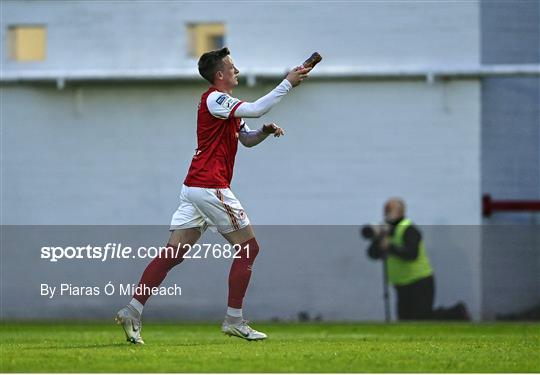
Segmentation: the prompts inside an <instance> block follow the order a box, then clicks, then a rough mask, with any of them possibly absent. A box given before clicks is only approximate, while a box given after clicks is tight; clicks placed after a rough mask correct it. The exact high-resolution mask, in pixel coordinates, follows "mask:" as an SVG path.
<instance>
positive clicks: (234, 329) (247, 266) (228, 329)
mask: <svg viewBox="0 0 540 375" xmlns="http://www.w3.org/2000/svg"><path fill="white" fill-rule="evenodd" d="M223 237H225V238H226V239H227V241H229V243H230V244H231V245H239V246H240V247H241V250H240V252H239V254H238V255H239V258H237V259H234V260H233V263H232V265H231V271H230V273H229V298H228V307H227V314H226V315H225V320H224V321H223V324H222V326H221V330H222V332H223V333H225V334H227V335H229V336H238V337H241V338H243V339H246V340H264V339H265V338H266V337H267V336H266V334H264V333H262V332H258V331H256V330H254V329H253V328H251V327H250V326H249V325H248V324H247V321H246V320H245V319H244V317H243V315H242V303H243V300H244V296H245V294H246V290H247V287H248V285H249V280H250V278H251V268H252V266H253V262H254V261H255V257H256V256H257V253H258V252H259V245H258V243H257V240H256V239H255V233H254V232H253V228H252V227H251V225H248V226H246V227H244V228H242V229H239V230H236V231H234V232H231V233H224V234H223Z"/></svg>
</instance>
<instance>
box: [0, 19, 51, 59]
mask: <svg viewBox="0 0 540 375" xmlns="http://www.w3.org/2000/svg"><path fill="white" fill-rule="evenodd" d="M8 44H9V55H10V58H11V59H12V60H16V61H43V60H45V57H46V49H47V30H46V28H45V27H44V26H13V27H10V28H9V31H8Z"/></svg>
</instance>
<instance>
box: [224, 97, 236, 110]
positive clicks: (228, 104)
mask: <svg viewBox="0 0 540 375" xmlns="http://www.w3.org/2000/svg"><path fill="white" fill-rule="evenodd" d="M239 101H240V100H238V99H235V98H229V99H227V100H226V101H225V103H223V104H222V106H223V107H225V108H227V109H233V108H234V106H235V105H236V103H238V102H239Z"/></svg>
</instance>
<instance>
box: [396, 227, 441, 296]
mask: <svg viewBox="0 0 540 375" xmlns="http://www.w3.org/2000/svg"><path fill="white" fill-rule="evenodd" d="M411 225H412V221H411V220H409V219H403V220H401V221H400V222H399V223H398V224H397V225H396V227H395V228H394V235H393V236H392V239H391V243H392V244H393V245H395V246H403V235H404V233H405V231H406V230H407V228H409V227H410V226H411ZM386 267H387V271H388V281H389V282H390V283H391V284H393V285H397V286H401V285H408V284H412V283H413V282H415V281H418V280H420V279H423V278H426V277H428V276H431V275H432V274H433V270H432V269H431V264H430V263H429V259H428V257H427V254H426V248H425V246H424V241H420V244H419V249H418V257H417V258H416V259H414V260H406V259H402V258H399V257H397V256H395V255H393V254H389V255H388V259H387V264H386Z"/></svg>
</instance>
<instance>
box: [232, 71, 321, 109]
mask: <svg viewBox="0 0 540 375" xmlns="http://www.w3.org/2000/svg"><path fill="white" fill-rule="evenodd" d="M311 69H312V68H301V67H298V68H294V69H293V70H291V71H290V72H289V74H287V77H285V79H284V80H283V81H281V83H280V84H279V85H277V86H276V88H275V89H273V90H272V91H270V92H269V93H268V94H266V95H265V96H263V97H262V98H259V99H257V100H256V101H255V102H253V103H249V102H242V103H240V104H239V105H238V108H236V111H234V113H233V115H234V117H244V118H246V117H247V118H257V117H261V116H262V115H264V114H265V113H267V112H268V111H269V110H270V109H272V107H273V106H275V105H276V104H277V103H279V102H280V101H281V98H282V97H283V96H285V95H286V94H287V93H288V92H289V91H290V90H291V88H293V87H295V86H298V85H299V84H300V83H301V82H302V81H303V80H304V79H305V78H306V77H307V76H308V73H309V72H310V70H311Z"/></svg>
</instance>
